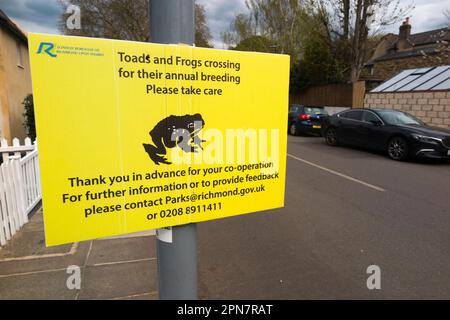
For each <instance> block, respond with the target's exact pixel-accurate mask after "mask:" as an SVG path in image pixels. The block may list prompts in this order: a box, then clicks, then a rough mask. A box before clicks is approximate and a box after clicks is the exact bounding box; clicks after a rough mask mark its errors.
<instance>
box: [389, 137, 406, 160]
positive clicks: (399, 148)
mask: <svg viewBox="0 0 450 320" xmlns="http://www.w3.org/2000/svg"><path fill="white" fill-rule="evenodd" d="M387 153H388V155H389V158H391V159H392V160H396V161H405V160H406V159H408V155H409V147H408V142H407V141H406V140H405V138H402V137H394V138H392V139H391V140H389V142H388V146H387Z"/></svg>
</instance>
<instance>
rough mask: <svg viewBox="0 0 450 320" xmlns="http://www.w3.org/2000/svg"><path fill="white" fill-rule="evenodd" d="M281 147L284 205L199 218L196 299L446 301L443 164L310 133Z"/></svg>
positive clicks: (448, 202)
mask: <svg viewBox="0 0 450 320" xmlns="http://www.w3.org/2000/svg"><path fill="white" fill-rule="evenodd" d="M288 154H289V156H288V158H287V181H286V200H285V208H283V209H277V210H272V211H268V212H262V213H257V214H249V215H244V216H238V217H233V218H228V219H221V220H215V221H209V222H205V223H201V224H199V226H198V228H199V233H198V236H199V268H200V271H199V279H200V297H201V298H207V299H233V298H235V299H407V298H408V299H423V298H437V299H442V298H445V299H450V164H449V163H400V162H394V161H392V160H389V159H388V158H386V157H385V156H383V155H382V154H377V153H370V152H366V151H362V150H355V149H350V148H343V147H337V148H333V147H329V146H327V145H325V144H324V142H323V140H322V139H321V138H317V137H289V142H288ZM370 265H377V266H379V267H380V270H381V289H380V290H368V288H367V285H366V281H367V278H368V277H369V276H370V275H369V274H367V273H366V271H367V267H368V266H370Z"/></svg>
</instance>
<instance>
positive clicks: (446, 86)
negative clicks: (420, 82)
mask: <svg viewBox="0 0 450 320" xmlns="http://www.w3.org/2000/svg"><path fill="white" fill-rule="evenodd" d="M449 89H450V78H448V79H447V80H445V81H444V82H441V83H440V84H438V85H437V86H435V87H434V88H433V90H449Z"/></svg>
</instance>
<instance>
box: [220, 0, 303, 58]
mask: <svg viewBox="0 0 450 320" xmlns="http://www.w3.org/2000/svg"><path fill="white" fill-rule="evenodd" d="M245 3H246V6H247V10H248V12H247V13H241V14H238V15H236V17H235V19H234V21H233V22H232V23H231V26H230V30H229V31H228V32H225V33H223V34H222V40H223V41H224V42H225V43H226V44H228V45H229V46H233V45H237V44H238V43H239V42H241V41H242V40H244V39H247V38H249V37H251V36H262V37H264V38H266V39H269V40H270V41H271V42H272V43H274V45H273V46H274V48H275V49H276V52H278V53H285V54H289V55H291V57H293V58H294V60H295V59H296V58H298V57H299V55H300V50H299V49H300V44H301V42H300V40H299V36H300V32H299V29H300V23H301V15H302V14H303V11H302V0H246V1H245Z"/></svg>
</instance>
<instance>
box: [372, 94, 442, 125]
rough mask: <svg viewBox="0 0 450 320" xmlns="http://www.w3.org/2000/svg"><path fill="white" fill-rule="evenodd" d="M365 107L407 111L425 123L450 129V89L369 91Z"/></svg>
mask: <svg viewBox="0 0 450 320" xmlns="http://www.w3.org/2000/svg"><path fill="white" fill-rule="evenodd" d="M364 107H365V108H384V109H395V110H400V111H405V112H408V113H410V114H412V115H414V116H416V117H417V118H419V119H421V120H422V121H424V122H425V123H428V124H430V125H434V126H437V127H442V128H447V129H450V91H447V92H443V91H436V92H399V93H368V94H366V96H365V99H364Z"/></svg>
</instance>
